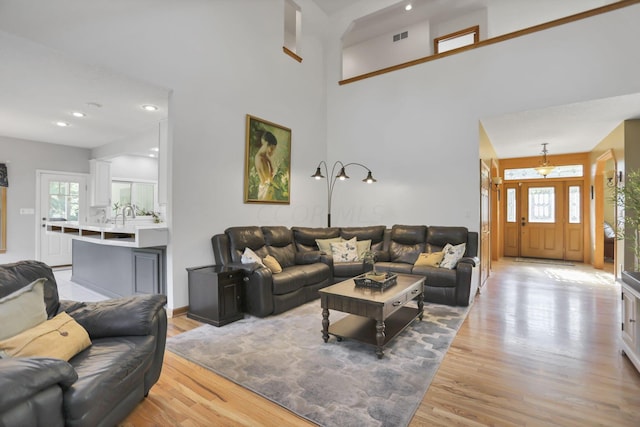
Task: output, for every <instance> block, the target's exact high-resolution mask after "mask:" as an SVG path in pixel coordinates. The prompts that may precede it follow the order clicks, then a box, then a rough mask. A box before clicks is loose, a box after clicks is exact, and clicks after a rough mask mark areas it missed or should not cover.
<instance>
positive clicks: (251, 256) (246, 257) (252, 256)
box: [240, 248, 265, 267]
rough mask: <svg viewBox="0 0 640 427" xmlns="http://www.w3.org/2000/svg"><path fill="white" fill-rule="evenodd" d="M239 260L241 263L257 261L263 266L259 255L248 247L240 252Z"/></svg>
mask: <svg viewBox="0 0 640 427" xmlns="http://www.w3.org/2000/svg"><path fill="white" fill-rule="evenodd" d="M240 262H242V263H243V264H252V263H254V262H257V263H258V264H260V265H261V266H263V267H264V266H265V265H264V263H263V262H262V259H260V257H259V256H258V255H257V254H256V253H255V252H253V251H252V250H251V249H249V248H244V253H243V254H242V258H240Z"/></svg>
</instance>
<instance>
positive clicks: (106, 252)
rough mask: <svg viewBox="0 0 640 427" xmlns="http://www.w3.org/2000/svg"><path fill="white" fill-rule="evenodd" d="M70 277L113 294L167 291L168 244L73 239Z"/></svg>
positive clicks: (103, 293)
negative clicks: (133, 245) (135, 244)
mask: <svg viewBox="0 0 640 427" xmlns="http://www.w3.org/2000/svg"><path fill="white" fill-rule="evenodd" d="M72 245H73V246H72V257H73V261H72V273H71V281H72V282H75V283H78V284H79V285H82V286H85V287H87V288H89V289H91V290H94V291H96V292H99V293H100V294H102V295H105V296H107V297H111V298H118V297H124V296H130V295H136V294H166V280H165V247H164V246H157V247H150V248H131V247H122V246H113V245H103V244H99V243H91V242H86V241H82V240H76V239H74V240H73V241H72Z"/></svg>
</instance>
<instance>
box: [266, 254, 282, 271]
mask: <svg viewBox="0 0 640 427" xmlns="http://www.w3.org/2000/svg"><path fill="white" fill-rule="evenodd" d="M262 262H264V265H266V266H267V268H268V269H269V270H271V272H272V273H274V274H275V273H280V272H282V267H281V266H280V263H279V262H278V260H277V259H275V258H274V257H272V256H271V255H267V256H266V257H264V259H263V260H262Z"/></svg>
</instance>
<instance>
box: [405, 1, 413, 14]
mask: <svg viewBox="0 0 640 427" xmlns="http://www.w3.org/2000/svg"><path fill="white" fill-rule="evenodd" d="M411 9H413V6H411V3H409V4H408V5H406V6H405V7H404V10H406V11H407V12H408V11H410V10H411Z"/></svg>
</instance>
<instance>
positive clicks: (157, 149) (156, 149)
mask: <svg viewBox="0 0 640 427" xmlns="http://www.w3.org/2000/svg"><path fill="white" fill-rule="evenodd" d="M151 151H155V152H156V153H157V152H158V151H160V149H159V148H158V147H153V148H152V149H151Z"/></svg>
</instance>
